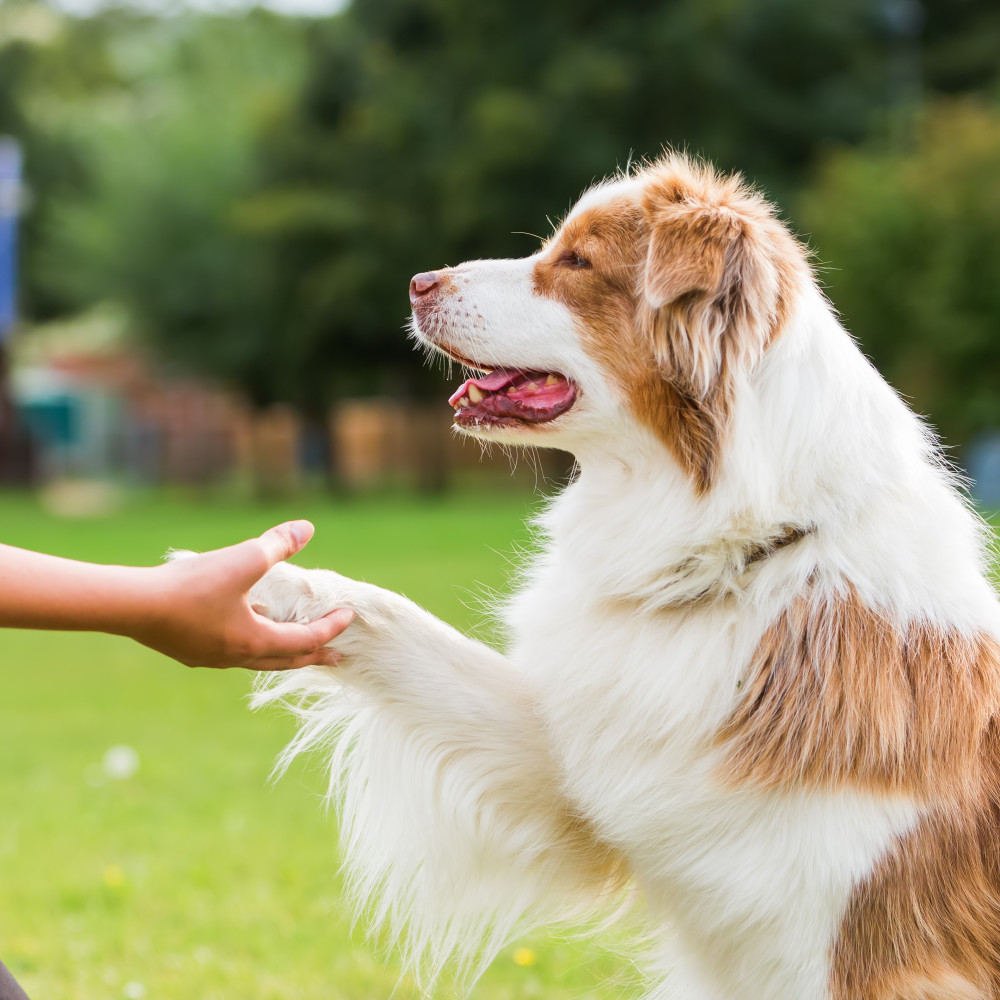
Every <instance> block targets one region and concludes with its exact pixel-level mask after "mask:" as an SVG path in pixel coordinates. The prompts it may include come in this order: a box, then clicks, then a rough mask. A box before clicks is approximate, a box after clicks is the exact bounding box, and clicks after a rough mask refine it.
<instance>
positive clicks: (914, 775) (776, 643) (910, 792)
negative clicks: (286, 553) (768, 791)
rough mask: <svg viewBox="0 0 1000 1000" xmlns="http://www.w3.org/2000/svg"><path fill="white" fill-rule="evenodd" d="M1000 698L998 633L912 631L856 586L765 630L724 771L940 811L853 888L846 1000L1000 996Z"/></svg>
mask: <svg viewBox="0 0 1000 1000" xmlns="http://www.w3.org/2000/svg"><path fill="white" fill-rule="evenodd" d="M998 707H1000V643H998V642H997V640H996V639H995V638H994V637H992V636H987V635H962V634H959V633H956V632H951V631H946V630H942V629H939V628H936V627H933V626H931V625H930V624H928V623H926V622H913V623H911V624H909V625H908V626H905V627H900V626H898V625H897V624H895V623H894V622H892V621H891V620H889V619H887V618H886V617H884V616H882V615H880V614H879V613H878V612H877V611H875V610H873V609H872V608H870V607H868V606H866V605H865V604H864V603H863V602H862V601H861V600H860V599H859V597H858V596H857V594H856V593H855V592H853V591H851V590H848V591H847V592H845V593H844V594H842V595H840V596H821V595H819V594H816V593H807V594H805V595H803V596H801V597H799V598H797V599H796V600H795V601H794V602H793V603H792V604H791V606H790V607H789V608H788V609H787V610H786V611H785V612H784V613H783V614H782V615H781V616H780V617H779V618H778V620H777V621H776V622H775V623H774V624H773V625H771V627H770V628H769V629H768V630H767V631H766V632H765V634H764V636H763V637H762V638H761V641H760V643H759V645H758V648H757V650H756V652H755V654H754V656H753V658H752V661H751V664H750V668H749V672H748V675H747V677H746V679H745V688H744V695H743V698H742V699H741V701H740V704H739V705H738V707H737V709H736V711H735V712H734V713H733V715H732V716H731V718H730V719H729V720H728V721H727V723H726V725H725V726H724V727H723V728H722V730H721V732H720V733H719V737H718V739H719V743H720V745H721V746H722V747H723V748H724V750H725V757H724V761H723V766H722V768H721V769H720V776H721V777H722V778H723V779H724V780H726V781H727V782H729V783H730V784H739V783H743V782H750V783H752V784H754V785H758V786H763V787H772V788H792V787H799V788H801V787H803V786H805V787H821V788H827V789H836V788H862V789H868V790H872V791H877V792H883V793H886V794H890V795H904V796H907V797H909V798H913V799H916V800H918V801H922V802H923V803H924V805H925V807H926V809H927V812H926V814H925V816H924V818H923V819H922V820H920V821H919V823H918V825H917V827H916V828H915V829H914V830H913V831H912V833H910V834H909V835H908V836H905V837H903V838H901V839H900V840H899V841H898V842H897V843H896V844H895V845H893V847H892V848H891V849H890V850H889V852H888V853H887V855H886V856H885V857H884V858H883V859H882V860H881V861H880V862H879V864H878V865H877V866H876V868H875V870H874V871H873V872H872V873H871V875H870V876H869V877H868V878H866V879H865V880H864V881H863V882H862V883H861V884H859V885H858V886H857V887H856V888H855V890H854V892H853V894H852V897H851V900H850V902H849V906H848V909H847V912H846V914H845V916H844V919H843V921H842V924H841V927H840V930H839V934H838V937H837V940H836V942H835V944H834V947H833V951H832V955H831V979H830V996H831V998H832V1000H1000V719H998V715H997V713H998Z"/></svg>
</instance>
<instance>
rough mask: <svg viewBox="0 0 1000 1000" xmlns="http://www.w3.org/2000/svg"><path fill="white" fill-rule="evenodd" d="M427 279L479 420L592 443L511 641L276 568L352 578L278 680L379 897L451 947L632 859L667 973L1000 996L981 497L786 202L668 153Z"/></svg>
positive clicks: (994, 768)
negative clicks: (333, 660) (522, 240)
mask: <svg viewBox="0 0 1000 1000" xmlns="http://www.w3.org/2000/svg"><path fill="white" fill-rule="evenodd" d="M410 297H411V301H412V305H413V318H412V333H413V335H414V337H415V338H416V339H417V340H418V341H419V342H420V343H421V344H422V345H424V346H425V347H426V348H427V349H428V350H430V351H432V352H434V353H437V354H442V355H444V356H446V357H448V358H450V359H452V360H453V361H456V362H458V363H459V364H461V365H463V366H465V368H466V369H468V374H469V377H468V378H467V379H466V380H465V381H464V382H463V384H462V385H461V387H460V388H459V389H458V390H457V391H456V392H455V393H454V395H453V396H452V397H451V404H452V406H453V408H454V423H455V426H456V428H457V429H458V430H459V431H460V432H462V433H463V434H468V435H471V436H472V437H475V438H479V439H481V440H483V441H487V442H500V443H504V444H511V445H525V446H536V445H538V446H549V447H556V448H561V449H564V450H567V451H570V452H572V453H573V454H574V455H575V456H576V459H577V463H578V470H577V474H576V477H575V479H574V481H573V482H572V483H571V484H570V485H569V486H568V487H567V488H566V489H565V490H564V491H563V492H562V493H561V495H559V496H558V497H556V498H555V499H554V500H553V501H552V502H551V504H550V506H549V507H548V508H547V509H546V511H545V512H544V513H543V514H542V515H541V517H540V520H539V527H540V531H541V533H542V535H543V537H544V545H543V548H542V551H541V553H540V554H539V555H538V556H537V557H536V558H535V559H534V561H533V563H532V564H531V565H530V566H529V567H527V568H526V570H525V573H524V579H523V582H522V584H521V586H520V587H519V589H518V590H517V592H516V593H515V594H514V595H513V596H512V597H511V598H510V600H509V602H508V603H507V604H506V605H505V607H504V608H503V618H504V621H505V623H506V627H507V630H508V637H509V642H508V648H507V651H506V652H505V653H502V652H499V651H497V650H495V649H492V648H489V647H488V646H486V645H484V644H483V643H480V642H478V641H475V640H474V639H471V638H469V637H467V636H465V635H463V634H461V633H460V632H458V631H456V630H454V629H452V628H451V627H449V626H448V625H446V624H444V623H442V622H441V621H439V620H438V619H436V618H434V617H433V616H431V615H430V614H428V613H427V612H425V611H423V610H422V609H421V608H419V607H417V606H416V605H415V604H413V603H411V602H410V601H408V600H406V599H405V598H403V597H401V596H399V595H397V594H394V593H391V592H387V591H385V590H381V589H379V588H378V587H375V586H371V585H369V584H365V583H359V582H356V581H353V580H349V579H345V578H343V577H341V576H338V575H336V574H334V573H329V572H324V571H318V570H303V569H299V568H296V567H292V566H287V565H283V566H279V567H277V568H276V569H274V570H273V571H272V572H271V573H270V574H269V575H268V576H267V577H265V578H264V580H263V582H262V583H261V584H260V585H259V586H258V588H257V589H256V591H255V592H254V594H253V600H254V602H255V606H256V607H258V608H259V609H260V610H261V611H263V612H265V613H267V614H269V615H270V616H272V617H274V618H277V619H279V620H293V619H294V620H309V619H312V618H315V617H317V616H319V615H321V614H323V613H326V612H328V611H330V610H331V609H333V608H336V607H350V608H353V609H354V610H355V611H356V613H357V619H356V621H355V623H354V624H352V625H351V626H350V627H349V628H348V629H347V631H346V632H345V633H344V634H343V635H342V636H341V637H339V638H338V639H336V640H335V641H334V643H333V644H332V645H333V646H334V647H335V649H336V650H338V651H339V652H340V654H341V661H340V663H339V665H338V666H336V667H332V668H331V667H324V668H306V669H304V670H300V671H293V672H290V673H288V674H285V675H280V676H279V677H278V678H277V679H272V680H265V681H264V682H263V684H264V685H265V686H263V687H261V688H260V689H259V690H258V693H257V695H256V701H257V703H258V704H265V703H269V702H275V701H280V702H284V703H285V704H287V705H290V706H291V707H292V708H293V709H294V711H296V712H297V713H298V716H299V718H300V720H301V726H300V729H299V730H298V735H297V737H296V738H295V740H294V742H293V743H292V744H291V745H290V746H289V747H288V749H287V750H286V751H285V754H284V757H283V763H285V764H287V762H288V761H289V760H290V759H291V758H293V757H294V756H295V755H296V754H298V753H300V752H302V751H305V750H308V749H311V748H317V747H319V748H322V749H324V751H325V752H326V753H327V754H328V755H329V758H330V767H331V794H332V795H333V796H335V797H336V799H337V801H338V802H339V803H340V804H341V807H342V812H343V824H342V838H343V845H342V846H343V854H344V857H345V865H346V870H347V873H348V885H349V888H350V891H351V893H352V895H353V898H354V899H355V901H356V902H357V905H359V906H363V907H365V908H367V909H368V910H369V911H370V912H371V913H372V915H373V917H374V920H375V922H376V923H377V924H380V925H385V926H387V927H388V929H389V931H390V933H391V934H392V935H393V936H394V937H395V939H396V940H398V941H399V942H400V943H401V945H402V946H403V948H404V949H405V951H406V952H407V953H408V954H410V955H412V956H416V957H418V958H420V959H422V960H423V967H424V968H425V969H427V970H429V972H430V974H431V975H432V976H433V975H434V974H436V973H437V972H439V971H440V970H441V968H442V967H443V966H444V965H445V964H446V963H447V962H448V961H449V960H454V961H455V962H456V964H457V967H458V968H459V969H464V970H466V971H471V972H472V973H473V974H475V973H476V972H478V971H479V970H480V969H481V968H482V967H483V966H484V964H485V963H486V962H488V961H489V959H490V958H491V957H492V956H493V955H494V954H495V953H496V951H497V949H498V948H500V947H502V946H503V945H504V944H505V942H507V941H508V940H510V937H511V935H512V934H513V933H515V931H516V930H517V929H518V928H520V927H522V926H524V924H525V922H537V921H539V920H547V919H559V918H561V917H562V916H565V915H569V916H570V917H571V918H572V919H579V918H580V916H581V914H584V913H587V912H594V913H595V914H599V915H600V914H606V913H608V912H610V911H612V910H614V908H615V907H616V906H617V905H618V904H619V903H621V902H622V901H623V900H628V899H629V898H630V897H632V896H634V895H636V894H638V895H639V896H640V897H641V898H642V900H643V906H642V920H643V921H644V922H645V923H646V924H648V940H651V941H652V942H653V951H654V952H655V954H654V955H653V956H652V957H651V959H650V970H649V977H650V991H649V994H648V995H649V997H650V998H651V1000H652V998H656V1000H667V998H684V1000H748V998H754V1000H821V998H822V1000H994V998H998V997H1000V728H998V718H1000V717H998V714H997V713H998V708H1000V639H998V637H1000V611H998V602H997V598H996V595H995V593H994V591H993V589H992V587H991V585H990V583H989V581H988V579H987V575H986V573H987V568H988V567H987V563H988V559H987V554H988V547H987V543H986V539H987V534H986V531H985V529H984V526H983V524H982V523H981V521H980V520H979V518H978V517H977V515H976V514H975V513H974V511H973V510H972V509H971V507H970V505H969V503H968V502H967V501H966V499H965V498H964V496H963V494H962V492H961V489H960V483H959V481H958V480H957V478H956V476H955V475H954V474H953V473H952V472H951V471H950V470H949V468H948V466H947V464H946V463H945V462H944V461H943V459H942V457H941V452H940V449H939V447H938V445H937V443H936V441H935V438H934V436H933V435H932V433H931V432H930V431H929V430H928V429H927V428H926V427H925V426H924V425H923V424H922V423H921V421H920V420H919V419H918V418H917V417H916V416H914V414H913V413H912V412H911V411H910V410H909V409H908V408H907V407H906V405H905V404H904V403H903V402H902V401H901V400H900V398H899V396H897V394H896V393H895V392H894V391H893V390H892V389H891V388H890V387H889V386H888V385H887V384H886V382H885V381H883V379H882V378H881V377H880V375H879V374H878V373H877V372H876V370H875V369H874V368H873V367H872V365H871V364H870V363H869V362H868V361H867V360H866V359H865V357H864V356H863V354H862V353H861V351H860V350H859V349H858V347H857V345H856V344H855V343H854V342H853V341H852V339H851V337H850V336H849V335H848V334H847V333H846V332H845V330H844V329H843V327H842V326H841V325H840V323H839V321H838V318H837V316H836V314H835V312H834V310H833V309H832V308H831V306H830V304H829V302H828V301H827V300H826V299H825V297H824V295H823V292H822V291H821V289H820V287H819V286H818V284H817V281H816V279H815V277H814V275H813V273H812V271H811V267H810V262H809V258H808V254H807V252H806V250H805V249H804V248H803V246H802V245H801V244H800V243H799V242H798V241H797V240H796V239H795V238H794V237H793V236H792V235H791V234H790V232H789V231H788V229H787V228H786V227H785V226H784V225H783V224H782V223H781V222H780V221H779V220H778V218H777V217H776V215H775V212H774V210H773V209H772V207H771V206H769V204H768V203H767V202H766V201H765V200H764V199H763V197H761V196H760V195H759V194H758V193H756V192H755V191H754V190H753V189H751V188H750V187H749V186H748V185H747V184H745V183H744V182H743V181H742V180H741V179H740V178H739V177H736V176H726V175H722V174H720V173H718V172H717V171H715V170H714V169H713V168H711V167H710V166H708V165H706V164H704V163H701V162H698V161H694V160H692V159H690V158H686V157H684V156H681V155H677V154H669V155H665V156H664V157H662V158H661V159H659V160H657V161H655V162H652V163H648V164H645V165H643V166H642V167H641V168H639V169H636V170H634V171H633V172H631V173H628V174H626V175H623V176H618V177H615V178H613V179H611V180H608V181H605V182H603V183H600V184H598V185H597V186H596V187H594V188H592V189H591V190H590V191H588V192H587V193H586V194H584V195H583V197H582V198H581V199H580V201H579V202H578V203H577V204H576V206H575V207H574V208H573V209H572V210H571V211H570V213H569V215H568V216H567V218H566V219H565V221H564V222H563V223H562V224H561V225H560V226H559V228H558V230H557V231H556V232H555V234H554V235H553V236H552V237H551V238H550V239H548V240H547V241H546V242H545V243H544V245H543V246H542V247H541V249H540V250H539V251H538V252H537V253H535V254H532V255H531V256H530V257H527V258H525V259H520V260H486V261H474V262H470V263H465V264H462V265H459V266H457V267H448V268H442V269H440V270H437V271H432V272H425V273H422V274H418V275H417V276H416V277H414V278H413V280H412V282H411V285H410ZM904 335H905V334H904Z"/></svg>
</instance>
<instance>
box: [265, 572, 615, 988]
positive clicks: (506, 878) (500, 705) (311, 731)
mask: <svg viewBox="0 0 1000 1000" xmlns="http://www.w3.org/2000/svg"><path fill="white" fill-rule="evenodd" d="M251 598H252V600H253V601H254V603H255V606H257V607H258V608H259V609H260V610H261V611H263V612H264V613H266V614H269V615H270V616H271V617H274V618H278V619H284V620H312V619H314V618H317V617H320V616H321V615H323V614H326V613H327V612H329V611H331V610H333V609H334V608H338V607H348V608H351V609H352V610H354V611H355V613H356V614H357V618H356V620H355V622H354V623H353V624H352V625H351V626H350V627H349V628H348V629H347V630H346V631H345V632H344V633H343V634H342V635H341V636H339V637H338V638H337V639H335V640H334V641H333V643H331V646H332V647H333V648H335V649H336V650H337V651H338V652H339V653H340V654H341V657H342V658H341V661H340V663H339V664H338V665H337V666H336V667H307V668H305V669H304V670H299V671H292V672H290V673H288V674H284V675H280V676H278V677H275V678H262V686H261V688H260V689H259V692H258V696H257V703H258V704H261V703H264V702H268V701H272V700H282V701H284V702H285V703H286V704H290V705H291V706H292V707H293V710H294V711H295V712H296V713H297V714H298V715H299V718H300V720H301V728H300V730H299V734H298V736H297V738H296V740H295V741H293V743H292V744H291V746H290V747H289V748H288V750H287V751H286V754H285V761H286V762H287V761H288V760H290V759H291V758H292V757H294V756H295V754H296V753H298V752H300V751H302V750H306V749H309V748H311V747H317V746H321V747H323V748H329V751H330V758H331V759H330V766H331V791H332V792H334V793H335V794H336V795H337V797H338V799H339V800H340V801H341V803H342V811H343V819H342V830H341V834H342V844H343V848H344V853H345V860H346V865H347V870H348V875H349V880H348V881H349V885H350V887H351V888H352V890H353V891H354V893H355V895H356V897H357V899H358V902H359V903H360V904H361V905H364V906H367V907H370V912H372V913H373V914H374V915H375V917H376V919H377V920H380V921H381V922H384V923H387V924H388V925H389V926H390V928H391V930H392V932H393V933H394V935H397V936H398V937H399V939H400V940H401V941H402V942H403V944H404V945H405V946H406V948H407V950H408V951H409V952H410V953H411V954H413V955H415V956H417V955H422V956H424V957H426V958H427V959H428V960H429V963H430V965H431V967H432V968H437V967H439V966H440V964H441V963H442V962H443V961H444V960H445V959H446V958H448V957H449V956H450V955H452V954H458V955H460V956H462V958H464V959H465V960H467V961H471V960H478V959H488V958H489V957H490V956H491V954H492V953H493V952H495V951H496V949H497V948H499V947H501V946H502V945H503V943H504V942H505V941H506V940H507V938H508V937H509V935H510V934H511V933H512V931H513V929H514V927H515V926H516V925H517V924H518V923H519V921H520V920H521V918H522V917H524V916H525V915H526V914H528V913H529V912H530V913H531V914H532V917H533V918H536V919H537V917H538V915H539V914H538V912H536V911H537V910H538V908H539V907H540V906H543V905H544V904H546V903H548V904H552V903H555V904H556V905H565V904H573V905H578V904H579V903H580V901H581V900H583V899H590V900H592V899H594V898H595V896H596V897H598V898H600V897H604V896H605V895H606V894H605V893H604V892H602V891H599V890H603V889H604V888H605V887H606V885H607V883H608V882H609V880H611V881H613V880H615V879H617V878H618V877H619V876H620V870H619V866H618V863H617V861H616V859H615V858H614V856H613V853H612V852H610V851H609V850H608V849H607V847H606V846H605V845H601V844H599V843H598V842H597V841H596V839H595V838H594V836H593V835H592V832H591V830H590V828H589V826H588V824H587V823H586V822H585V821H584V820H583V818H582V817H580V816H579V815H578V814H577V813H576V812H575V811H574V809H573V808H572V806H571V804H570V803H569V802H568V801H567V800H566V799H565V797H564V796H563V794H562V791H561V787H560V780H559V776H558V770H557V768H556V767H555V765H554V763H553V759H552V756H551V754H550V752H549V748H548V745H547V739H546V734H545V728H544V726H543V723H542V721H541V719H540V717H539V715H538V713H537V711H536V707H535V701H534V697H533V693H532V689H531V686H530V684H529V682H528V679H527V678H526V677H525V676H524V674H523V673H521V672H520V671H519V670H517V669H515V667H514V666H513V665H512V664H511V663H510V662H509V661H508V660H507V659H506V658H505V657H504V656H502V655H501V654H500V653H498V652H497V651H495V650H493V649H490V648H489V647H488V646H486V645H484V644H483V643H480V642H477V641H475V640H473V639H470V638H469V637H467V636H465V635H463V634H462V633H460V632H458V631H457V630H455V629H453V628H451V627H450V626H448V625H446V624H444V623H443V622H441V621H440V620H439V619H437V618H435V617H434V616H433V615H430V614H429V613H427V612H426V611H424V610H423V609H422V608H419V607H418V606H417V605H415V604H414V603H413V602H411V601H408V600H407V599H406V598H403V597H401V596H400V595H398V594H395V593H392V592H390V591H386V590H382V589H380V588H378V587H373V586H371V585H369V584H364V583H358V582H356V581H354V580H349V579H346V578H345V577H342V576H339V575H338V574H336V573H329V572H326V571H322V570H301V569H299V568H297V567H293V566H289V565H287V564H283V565H279V566H277V567H275V568H274V569H273V570H272V571H271V572H270V573H268V574H267V576H265V577H264V579H263V580H262V581H261V583H260V584H258V586H257V587H255V588H254V591H253V592H252V594H251Z"/></svg>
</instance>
